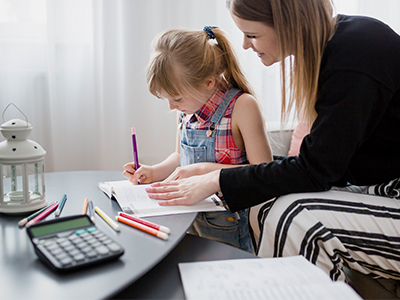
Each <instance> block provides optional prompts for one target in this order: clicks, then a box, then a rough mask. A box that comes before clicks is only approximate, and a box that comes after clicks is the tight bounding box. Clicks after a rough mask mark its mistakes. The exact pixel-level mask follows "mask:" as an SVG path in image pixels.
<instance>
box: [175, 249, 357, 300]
mask: <svg viewBox="0 0 400 300" xmlns="http://www.w3.org/2000/svg"><path fill="white" fill-rule="evenodd" d="M179 271H180V274H181V279H182V283H183V289H184V291H185V295H186V299H187V300H193V299H202V300H204V299H215V300H224V299H226V300H228V299H229V300H233V299H238V300H239V299H240V300H243V299H249V300H250V299H254V300H261V299H273V300H277V299H282V300H283V299H285V300H295V299H304V300H311V299H316V300H321V299H332V300H337V299H346V300H361V299H362V298H361V297H360V296H359V295H358V294H357V293H356V292H355V291H354V290H353V289H352V288H351V287H350V286H349V285H347V284H346V283H344V282H333V281H331V279H330V278H329V276H328V275H327V274H325V273H324V272H323V271H322V270H321V269H319V268H318V267H316V266H315V265H313V264H311V263H310V262H309V261H307V260H306V259H305V258H304V257H302V256H293V257H284V258H260V259H257V258H254V259H232V260H220V261H209V262H194V263H180V264H179Z"/></svg>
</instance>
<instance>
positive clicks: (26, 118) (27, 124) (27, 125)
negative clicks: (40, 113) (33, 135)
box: [2, 103, 29, 127]
mask: <svg viewBox="0 0 400 300" xmlns="http://www.w3.org/2000/svg"><path fill="white" fill-rule="evenodd" d="M11 105H13V106H14V107H15V108H16V109H18V110H19V112H20V113H21V114H23V115H24V117H25V120H26V127H29V123H28V117H27V116H26V115H25V114H24V113H23V112H22V110H20V109H19V108H18V106H16V105H15V104H14V103H10V104H8V105H7V106H6V108H5V109H4V110H3V114H2V117H3V123H4V122H5V120H4V114H5V113H6V110H7V109H8V108H9V107H10V106H11Z"/></svg>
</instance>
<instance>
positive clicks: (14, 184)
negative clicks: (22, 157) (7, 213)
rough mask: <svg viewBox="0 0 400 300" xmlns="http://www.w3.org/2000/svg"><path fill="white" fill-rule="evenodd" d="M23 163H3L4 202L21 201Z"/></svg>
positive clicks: (22, 195) (22, 196) (22, 197)
mask: <svg viewBox="0 0 400 300" xmlns="http://www.w3.org/2000/svg"><path fill="white" fill-rule="evenodd" d="M22 174H23V164H16V165H3V193H4V202H8V201H23V200H24V194H23V188H24V186H23V178H22Z"/></svg>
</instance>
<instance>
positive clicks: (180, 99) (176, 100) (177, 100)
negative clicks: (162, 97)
mask: <svg viewBox="0 0 400 300" xmlns="http://www.w3.org/2000/svg"><path fill="white" fill-rule="evenodd" d="M173 100H174V101H175V102H180V101H182V98H179V99H173Z"/></svg>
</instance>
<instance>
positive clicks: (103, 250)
mask: <svg viewBox="0 0 400 300" xmlns="http://www.w3.org/2000/svg"><path fill="white" fill-rule="evenodd" d="M94 250H96V251H97V253H99V254H101V255H105V254H108V253H109V252H110V250H108V248H107V247H105V246H100V247H97V248H95V249H94Z"/></svg>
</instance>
